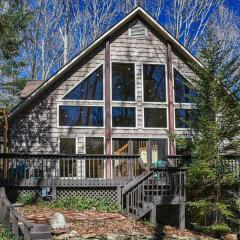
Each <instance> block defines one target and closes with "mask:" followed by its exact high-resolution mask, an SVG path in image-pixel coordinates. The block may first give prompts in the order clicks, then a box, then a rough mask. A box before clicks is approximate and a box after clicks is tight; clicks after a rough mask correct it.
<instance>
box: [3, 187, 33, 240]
mask: <svg viewBox="0 0 240 240" xmlns="http://www.w3.org/2000/svg"><path fill="white" fill-rule="evenodd" d="M0 212H1V216H0V223H1V224H3V225H4V226H5V227H10V225H11V226H12V232H13V233H14V235H16V236H17V237H18V236H20V235H21V233H20V231H19V224H18V223H19V222H21V223H22V224H23V238H24V240H30V239H31V229H32V228H33V224H32V223H30V222H28V221H27V220H26V219H25V218H24V217H23V216H22V215H21V214H20V213H19V212H17V211H16V209H15V208H14V207H13V206H12V205H11V203H10V202H9V201H8V199H7V197H6V195H5V189H4V188H2V187H1V188H0Z"/></svg>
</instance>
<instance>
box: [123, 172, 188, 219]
mask: <svg viewBox="0 0 240 240" xmlns="http://www.w3.org/2000/svg"><path fill="white" fill-rule="evenodd" d="M184 185H185V172H184V171H181V170H179V169H178V170H177V169H174V168H172V169H171V168H163V169H158V170H157V169H155V170H150V171H148V172H147V173H143V174H142V175H140V176H139V177H138V178H135V179H134V180H133V181H132V182H130V183H129V184H128V185H126V186H125V187H124V188H123V189H122V207H123V210H124V211H125V212H126V214H127V215H128V217H129V218H131V219H134V220H139V219H141V218H143V217H144V216H146V215H147V214H150V216H154V215H156V212H155V211H156V206H158V205H162V204H184V202H185V189H184ZM155 218H156V216H155Z"/></svg>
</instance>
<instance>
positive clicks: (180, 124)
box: [175, 109, 194, 128]
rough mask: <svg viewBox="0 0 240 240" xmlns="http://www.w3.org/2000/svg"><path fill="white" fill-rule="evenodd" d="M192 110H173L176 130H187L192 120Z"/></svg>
mask: <svg viewBox="0 0 240 240" xmlns="http://www.w3.org/2000/svg"><path fill="white" fill-rule="evenodd" d="M193 113H194V110H191V109H175V121H176V128H189V127H191V121H192V119H193Z"/></svg>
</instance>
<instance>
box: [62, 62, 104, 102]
mask: <svg viewBox="0 0 240 240" xmlns="http://www.w3.org/2000/svg"><path fill="white" fill-rule="evenodd" d="M63 99H70V100H103V66H100V67H99V68H98V69H97V70H96V71H94V72H93V73H92V74H90V75H89V76H88V77H87V78H86V79H84V80H83V81H82V82H81V83H79V84H78V85H77V86H76V87H75V88H74V89H73V90H72V91H71V92H69V93H68V94H67V95H66V96H65V97H64V98H63Z"/></svg>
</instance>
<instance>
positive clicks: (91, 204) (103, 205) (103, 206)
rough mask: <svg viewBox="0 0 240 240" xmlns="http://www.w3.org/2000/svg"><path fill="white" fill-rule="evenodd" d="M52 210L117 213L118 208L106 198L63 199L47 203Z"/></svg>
mask: <svg viewBox="0 0 240 240" xmlns="http://www.w3.org/2000/svg"><path fill="white" fill-rule="evenodd" d="M49 205H50V207H52V208H62V209H67V210H76V211H83V210H93V211H99V212H119V211H120V208H119V206H118V205H117V204H116V203H114V202H112V201H110V200H109V199H108V198H87V197H63V198H59V199H57V200H54V201H52V202H51V203H49Z"/></svg>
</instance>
